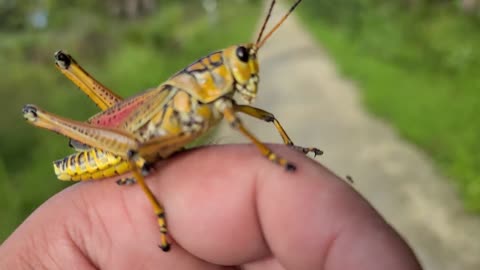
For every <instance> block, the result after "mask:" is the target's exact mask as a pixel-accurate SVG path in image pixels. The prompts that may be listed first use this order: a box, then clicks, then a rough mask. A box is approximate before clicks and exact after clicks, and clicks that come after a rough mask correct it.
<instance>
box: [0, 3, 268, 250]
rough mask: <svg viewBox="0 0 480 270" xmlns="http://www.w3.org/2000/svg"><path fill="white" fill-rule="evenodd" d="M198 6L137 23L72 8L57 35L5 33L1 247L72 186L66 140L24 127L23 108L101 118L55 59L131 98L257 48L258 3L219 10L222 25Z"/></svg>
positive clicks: (0, 46) (175, 6) (1, 56)
mask: <svg viewBox="0 0 480 270" xmlns="http://www.w3.org/2000/svg"><path fill="white" fill-rule="evenodd" d="M199 5H200V4H199V3H196V4H182V2H179V1H169V2H165V3H164V4H163V3H162V5H161V8H162V9H161V10H160V11H159V12H157V13H156V14H154V15H152V16H149V17H145V18H142V19H138V20H136V21H130V22H125V21H119V20H116V19H112V18H109V17H108V16H105V15H104V14H100V15H96V14H92V13H89V12H82V11H81V10H80V9H76V8H75V7H70V8H72V9H73V10H75V12H71V10H66V11H65V13H64V14H63V13H62V12H61V11H57V13H56V14H57V15H58V16H57V17H54V18H52V20H53V21H54V24H53V26H52V27H51V28H50V29H47V30H44V31H33V30H28V31H24V32H18V31H17V32H3V33H2V32H0V40H2V42H0V74H2V75H1V77H0V93H1V95H2V99H0V105H1V107H2V115H1V116H0V125H1V126H2V128H1V129H0V216H1V218H0V242H1V241H3V240H4V239H5V238H6V237H7V236H8V235H9V234H10V233H11V232H12V231H13V230H14V228H15V227H17V226H18V224H20V223H21V222H22V221H23V220H24V219H25V217H26V216H27V215H28V214H30V213H31V212H32V211H33V210H34V209H35V208H36V207H38V206H39V205H40V204H41V203H42V202H44V201H45V200H47V199H48V198H49V197H51V196H52V195H53V194H54V193H56V192H57V191H59V190H60V189H62V188H64V187H66V186H67V185H68V184H69V183H65V182H61V181H58V180H56V178H55V176H54V173H53V168H52V165H51V161H53V160H56V159H58V158H61V157H63V156H65V155H68V154H70V153H71V152H72V150H71V149H70V148H68V146H67V139H66V138H63V137H61V136H58V135H55V134H53V133H51V132H48V131H45V130H40V129H37V128H35V127H33V126H30V125H28V124H27V123H25V121H24V120H23V117H22V114H21V108H22V106H23V105H24V104H27V103H33V104H37V105H39V106H40V107H42V108H44V109H46V110H48V111H51V112H54V113H56V114H59V115H62V116H66V117H69V118H72V119H77V120H83V119H87V118H88V117H89V116H91V115H93V114H94V113H96V112H97V111H98V109H97V108H95V106H94V105H93V104H92V103H91V102H90V101H89V100H88V99H87V97H86V96H84V95H83V94H82V93H81V92H80V91H79V90H77V89H76V87H74V86H73V84H71V83H70V82H69V81H68V80H67V79H66V78H64V77H63V76H62V75H61V74H60V73H59V72H57V71H56V69H55V68H54V65H53V53H54V52H55V51H56V50H59V49H64V50H66V51H67V52H69V53H71V54H72V55H73V56H74V57H75V58H76V60H77V61H78V62H80V63H81V64H82V65H83V66H84V67H85V68H86V69H87V70H88V71H89V72H90V73H91V74H94V75H95V77H96V78H97V79H99V80H100V81H101V82H103V83H104V84H105V85H107V86H108V87H110V88H111V89H113V90H115V91H116V92H118V93H120V94H121V95H122V96H124V97H126V96H130V95H133V94H136V93H137V92H139V91H141V90H143V89H146V88H148V87H152V86H157V85H158V84H160V83H161V82H162V81H164V80H165V79H166V78H168V77H169V76H171V75H173V73H174V72H175V71H177V70H180V69H181V68H183V67H185V66H187V65H188V64H190V63H191V62H193V61H195V60H196V59H198V58H200V57H202V56H204V55H206V54H208V53H210V52H212V51H216V50H219V49H222V48H225V47H227V46H229V45H232V44H236V43H239V42H246V41H250V40H251V36H252V33H253V31H254V30H255V28H254V27H255V24H256V22H257V21H256V19H257V18H258V15H259V12H260V5H258V3H257V2H256V1H249V2H244V3H242V4H231V3H230V4H228V3H226V2H219V7H218V8H219V18H218V22H217V23H216V24H211V23H210V21H209V19H208V17H207V16H206V14H205V12H203V9H202V8H201V7H200V6H199ZM65 14H68V16H67V15H65ZM71 16H74V17H71ZM62 18H63V19H62ZM67 19H68V21H66V22H65V23H62V20H67ZM75 22H76V23H75Z"/></svg>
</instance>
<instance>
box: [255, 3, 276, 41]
mask: <svg viewBox="0 0 480 270" xmlns="http://www.w3.org/2000/svg"><path fill="white" fill-rule="evenodd" d="M275 2H277V1H275V0H273V1H272V3H271V4H270V8H269V9H268V13H267V17H265V21H263V25H262V29H261V30H260V33H258V38H257V42H255V44H258V43H260V40H261V39H262V36H263V32H265V27H267V23H268V20H270V16H271V15H272V10H273V7H274V6H275Z"/></svg>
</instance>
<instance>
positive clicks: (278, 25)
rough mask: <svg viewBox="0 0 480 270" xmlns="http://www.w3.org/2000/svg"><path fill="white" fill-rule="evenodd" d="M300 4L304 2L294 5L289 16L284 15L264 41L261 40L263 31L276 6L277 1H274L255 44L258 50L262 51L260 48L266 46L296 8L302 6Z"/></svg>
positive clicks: (298, 1) (298, 0) (288, 13)
mask: <svg viewBox="0 0 480 270" xmlns="http://www.w3.org/2000/svg"><path fill="white" fill-rule="evenodd" d="M300 2H302V0H297V2H295V4H293V6H292V7H291V8H290V10H289V11H288V12H287V14H285V15H283V17H282V19H280V21H279V22H278V23H277V24H276V25H275V26H274V27H273V28H272V30H270V32H268V34H266V35H265V37H264V38H263V39H261V37H262V34H263V31H264V30H265V26H266V24H267V21H268V19H269V18H270V15H271V13H272V9H273V6H274V4H275V0H273V1H272V5H271V6H270V10H269V11H268V15H267V18H266V19H265V22H264V23H263V26H262V30H261V32H260V35H259V36H258V39H257V42H256V43H255V45H256V46H255V47H256V48H257V50H258V49H260V47H262V46H263V44H265V41H267V40H268V39H269V38H270V37H271V36H272V34H273V33H274V32H275V31H277V29H278V28H279V27H280V26H281V25H282V24H283V22H284V21H285V20H286V19H287V18H288V16H290V14H292V12H293V11H294V10H295V8H296V7H297V6H298V4H300Z"/></svg>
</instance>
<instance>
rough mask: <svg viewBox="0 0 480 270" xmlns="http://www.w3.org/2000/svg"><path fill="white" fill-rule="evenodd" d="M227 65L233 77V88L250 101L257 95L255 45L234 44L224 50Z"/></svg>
mask: <svg viewBox="0 0 480 270" xmlns="http://www.w3.org/2000/svg"><path fill="white" fill-rule="evenodd" d="M225 56H226V57H225V58H226V60H227V61H226V62H227V65H228V67H229V69H230V71H231V72H232V75H233V78H234V81H235V82H234V90H235V91H238V93H239V94H240V95H241V97H242V98H243V99H245V100H246V101H247V102H248V103H251V102H252V101H253V100H254V98H255V97H256V96H257V85H258V81H259V79H258V61H257V52H256V49H255V45H254V44H252V43H249V44H242V45H235V46H231V47H229V48H227V49H226V50H225Z"/></svg>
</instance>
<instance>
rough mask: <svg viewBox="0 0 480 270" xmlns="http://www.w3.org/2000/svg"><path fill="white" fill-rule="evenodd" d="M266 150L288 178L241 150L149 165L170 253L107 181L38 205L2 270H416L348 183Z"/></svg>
mask: <svg viewBox="0 0 480 270" xmlns="http://www.w3.org/2000/svg"><path fill="white" fill-rule="evenodd" d="M273 149H274V150H275V151H276V152H278V153H279V154H281V155H282V156H283V157H285V158H288V159H289V161H291V162H292V163H294V164H295V165H297V170H296V171H295V172H287V171H285V170H284V169H283V168H281V167H280V166H278V165H276V164H273V163H272V162H270V161H268V160H266V159H265V158H264V157H262V156H261V155H260V154H259V153H258V152H257V150H256V149H255V148H254V147H253V146H245V145H243V146H239V145H237V146H215V147H206V148H201V149H196V150H191V151H187V152H184V153H180V154H177V155H175V156H174V157H171V158H169V159H168V160H166V161H161V162H158V163H157V164H156V166H155V172H153V173H152V174H151V175H150V176H149V177H148V178H147V182H148V184H149V186H150V187H151V188H152V190H153V192H154V193H155V194H156V196H157V198H159V200H160V201H161V202H162V204H163V205H164V206H165V209H166V214H167V222H168V226H169V233H170V241H171V242H172V249H171V250H170V252H167V253H164V252H162V251H161V250H160V249H159V248H158V247H157V244H158V241H159V232H158V226H157V224H156V220H155V217H154V216H152V211H151V206H150V204H149V202H148V201H147V200H146V198H145V195H144V194H143V193H142V191H141V190H140V188H139V187H138V186H136V185H134V186H127V187H125V186H117V185H116V184H115V180H117V179H116V178H111V179H106V180H102V181H92V182H84V183H79V184H76V185H73V186H72V187H70V188H67V189H65V190H63V191H62V192H60V193H58V194H56V195H55V196H53V197H52V198H51V199H49V200H48V201H47V202H45V203H44V204H43V205H41V206H40V207H39V208H38V209H37V210H36V211H35V212H34V213H33V214H32V215H31V216H30V217H29V218H28V219H27V220H26V221H25V222H24V223H23V224H22V225H21V226H19V227H18V229H17V230H16V231H15V232H14V233H13V234H12V235H11V236H10V237H9V238H8V239H7V240H6V241H5V242H4V243H3V244H2V245H1V246H0V269H238V268H237V267H240V268H241V269H296V270H297V269H298V270H301V269H329V270H334V269H338V270H348V269H355V270H360V269H369V270H375V269H390V270H396V269H412V270H413V269H421V267H420V265H419V264H418V261H417V259H416V258H415V255H414V254H413V253H412V251H411V249H410V248H409V247H408V245H407V244H406V243H405V241H404V240H403V239H402V238H401V237H400V236H399V235H398V234H397V233H396V232H395V231H394V230H393V229H392V228H391V227H390V226H389V225H388V224H387V223H386V222H385V221H384V220H383V219H382V218H381V217H380V216H379V215H378V213H377V212H376V211H375V210H374V209H373V208H372V207H371V206H370V205H369V204H368V202H367V201H366V200H364V199H363V198H362V197H361V196H360V195H359V194H358V193H357V192H355V191H354V189H352V187H351V186H350V185H349V184H348V183H346V182H344V181H342V180H341V179H340V178H338V177H337V176H335V175H334V174H333V173H331V172H330V171H328V170H327V169H325V168H324V167H322V166H321V165H319V164H318V163H317V162H315V161H312V160H309V159H308V158H306V157H304V156H303V155H302V154H301V153H298V152H296V151H294V150H291V149H288V148H287V147H285V146H282V147H279V146H277V147H273ZM44 180H45V181H47V180H48V181H50V179H39V184H42V183H41V181H44ZM358 181H361V179H359V180H358Z"/></svg>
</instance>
